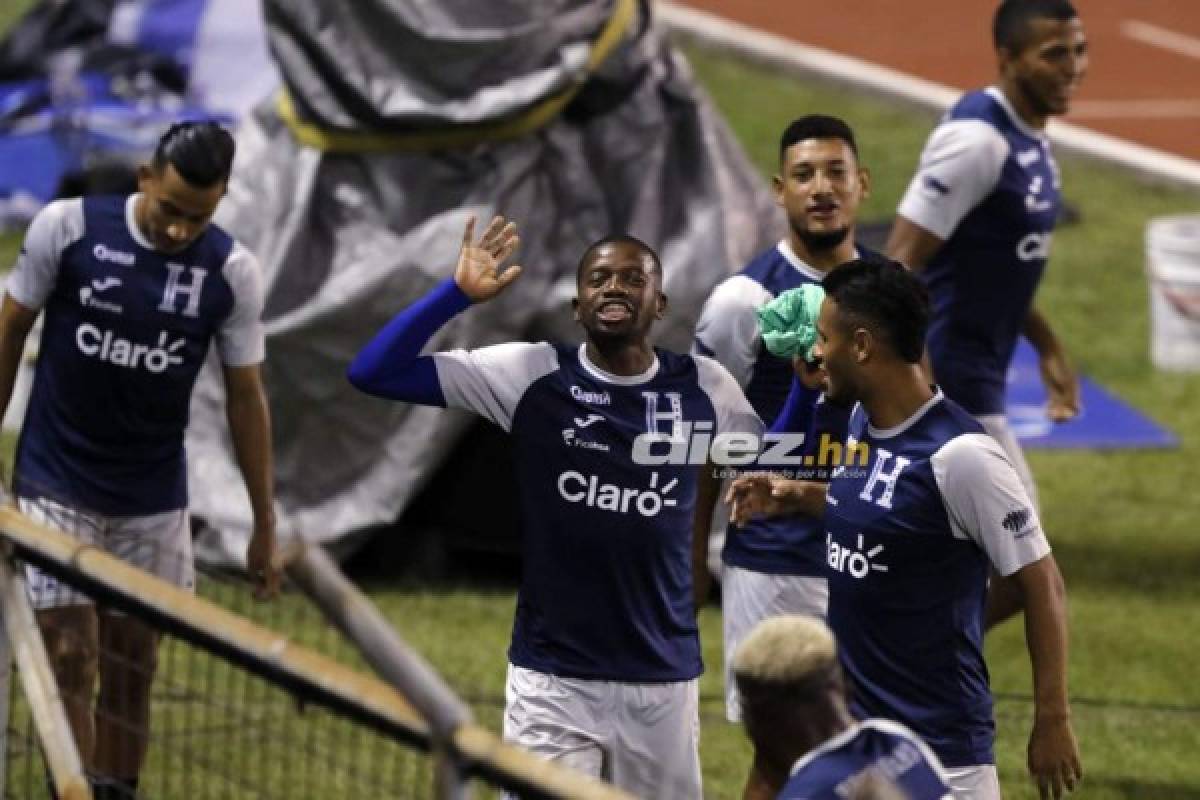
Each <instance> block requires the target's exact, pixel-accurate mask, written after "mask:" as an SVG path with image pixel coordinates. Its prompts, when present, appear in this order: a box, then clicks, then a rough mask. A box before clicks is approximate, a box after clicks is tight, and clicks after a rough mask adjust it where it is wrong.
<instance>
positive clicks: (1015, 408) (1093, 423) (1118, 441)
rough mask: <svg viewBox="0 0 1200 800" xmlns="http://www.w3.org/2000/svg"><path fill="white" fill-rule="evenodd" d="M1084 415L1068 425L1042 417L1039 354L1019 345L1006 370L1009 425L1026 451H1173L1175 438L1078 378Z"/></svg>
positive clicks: (1132, 409)
mask: <svg viewBox="0 0 1200 800" xmlns="http://www.w3.org/2000/svg"><path fill="white" fill-rule="evenodd" d="M1080 384H1081V385H1080V389H1081V394H1082V399H1083V412H1082V413H1081V414H1080V415H1079V416H1078V417H1076V418H1075V419H1073V420H1071V421H1070V422H1066V423H1061V424H1057V425H1056V424H1055V423H1053V422H1051V421H1050V420H1048V419H1047V418H1046V412H1045V405H1046V392H1045V390H1044V389H1043V388H1042V379H1041V375H1040V373H1039V371H1038V364H1037V354H1036V353H1035V352H1034V350H1033V347H1032V346H1030V345H1029V343H1028V342H1025V341H1022V342H1021V344H1020V346H1019V347H1018V348H1017V354H1016V357H1015V358H1014V359H1013V364H1012V367H1011V369H1009V372H1008V395H1007V405H1008V408H1007V412H1008V421H1009V424H1010V425H1012V427H1013V430H1014V431H1015V432H1016V434H1017V438H1019V439H1020V440H1021V444H1022V445H1024V446H1025V447H1028V448H1046V449H1051V448H1061V449H1097V450H1099V449H1105V450H1108V449H1116V448H1132V447H1160V448H1161V447H1177V446H1178V445H1179V439H1178V438H1177V437H1176V436H1175V434H1173V433H1171V432H1170V431H1168V430H1167V429H1165V428H1163V427H1161V426H1160V425H1158V424H1157V423H1155V422H1154V421H1153V420H1151V419H1149V418H1148V417H1146V416H1145V415H1144V414H1142V413H1141V412H1140V411H1138V410H1137V409H1135V408H1133V407H1131V406H1129V405H1126V404H1125V403H1124V402H1122V401H1121V400H1120V398H1118V397H1116V396H1115V395H1113V394H1111V393H1109V392H1108V391H1107V390H1105V389H1104V388H1103V387H1101V386H1099V385H1098V384H1096V383H1094V382H1093V381H1091V380H1088V379H1087V378H1081V379H1080Z"/></svg>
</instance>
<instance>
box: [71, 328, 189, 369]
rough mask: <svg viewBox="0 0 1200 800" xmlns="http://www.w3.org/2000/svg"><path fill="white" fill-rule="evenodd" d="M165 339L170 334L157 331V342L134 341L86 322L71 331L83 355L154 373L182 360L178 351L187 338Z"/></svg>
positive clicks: (185, 343) (180, 362)
mask: <svg viewBox="0 0 1200 800" xmlns="http://www.w3.org/2000/svg"><path fill="white" fill-rule="evenodd" d="M169 339H170V335H169V334H168V333H167V332H166V331H162V332H160V333H159V334H158V343H157V344H154V345H146V344H138V343H136V342H131V341H130V340H128V339H126V338H124V337H122V336H118V335H116V334H114V333H113V332H112V331H106V330H102V329H101V328H98V327H96V326H95V325H93V324H91V323H90V322H85V323H83V324H82V325H80V326H79V327H78V328H77V329H76V330H75V345H76V346H77V347H78V348H79V352H81V353H83V354H84V355H85V356H88V357H89V358H98V359H100V360H101V361H104V362H106V363H108V364H113V365H115V366H118V367H125V368H126V369H145V370H147V371H149V372H153V373H155V374H157V373H160V372H166V370H167V367H170V366H171V365H173V364H182V363H183V356H182V355H179V352H178V351H179V350H181V349H182V348H183V347H185V346H186V345H187V340H186V339H176V340H175V341H173V342H171V341H169Z"/></svg>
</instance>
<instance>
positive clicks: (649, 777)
mask: <svg viewBox="0 0 1200 800" xmlns="http://www.w3.org/2000/svg"><path fill="white" fill-rule="evenodd" d="M504 695H505V708H504V738H505V740H506V741H510V742H514V743H516V744H518V745H520V746H522V747H524V748H525V749H527V750H530V751H532V752H534V753H536V754H538V755H539V756H542V757H543V758H546V759H549V760H551V761H558V762H560V763H562V764H564V765H566V766H568V767H572V768H574V769H577V770H579V771H580V772H583V773H585V774H587V775H591V776H592V777H595V778H599V779H601V780H605V781H609V782H610V783H613V784H615V785H616V786H618V787H620V788H622V789H624V790H626V791H627V792H630V793H632V794H633V795H634V796H635V797H653V798H664V800H666V799H667V798H670V799H671V800H675V798H678V800H692V798H696V800H699V798H701V797H702V796H703V795H702V791H701V778H700V751H699V747H700V697H699V681H697V680H690V681H681V682H679V683H620V682H616V681H591V680H581V679H578V678H562V677H559V676H557V675H547V674H546V673H543V672H537V671H535V670H531V669H525V668H524V667H518V666H515V665H513V664H509V665H508V680H507V684H506V686H505V690H504Z"/></svg>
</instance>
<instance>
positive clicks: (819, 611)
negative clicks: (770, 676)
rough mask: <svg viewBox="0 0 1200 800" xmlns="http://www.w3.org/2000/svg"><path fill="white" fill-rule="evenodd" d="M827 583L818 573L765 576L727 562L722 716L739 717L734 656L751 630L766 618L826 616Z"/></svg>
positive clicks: (723, 603) (723, 605)
mask: <svg viewBox="0 0 1200 800" xmlns="http://www.w3.org/2000/svg"><path fill="white" fill-rule="evenodd" d="M828 608H829V583H828V582H827V581H826V580H825V578H823V577H820V576H817V575H768V574H766V573H763V572H754V571H752V570H748V569H742V568H740V567H733V566H729V565H726V567H725V575H724V580H723V581H722V583H721V618H722V621H723V624H724V628H725V717H726V719H728V720H729V721H730V722H740V721H741V719H742V708H741V701H740V700H739V699H738V693H737V686H736V685H735V683H734V680H733V655H734V653H735V652H736V651H737V646H738V645H739V644H740V643H741V641H742V639H745V638H746V636H747V635H748V634H749V633H750V630H751V629H752V628H753V627H754V626H755V625H757V624H758V623H759V622H760V621H762V620H764V619H766V618H767V617H777V616H779V615H780V614H807V615H809V616H812V617H818V618H820V619H825V614H826V611H827V610H828Z"/></svg>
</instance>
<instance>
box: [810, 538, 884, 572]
mask: <svg viewBox="0 0 1200 800" xmlns="http://www.w3.org/2000/svg"><path fill="white" fill-rule="evenodd" d="M884 549H885V548H884V546H883V545H881V544H877V545H875V546H874V547H872V548H871V549H870V550H867V551H866V552H863V537H862V534H861V533H860V534H859V535H858V548H857V549H856V550H851V549H850V548H849V547H843V546H842V545H840V544H838V543H837V542H835V541H834V540H833V535H832V534H829V533H827V534H825V550H826V563H827V564H828V565H829V568H830V569H831V570H833V571H834V572H841V573H849V574H850V577H852V578H859V579H862V578H865V577H867V573H869V572H871V570H874V571H875V572H887V571H888V568H887V565H885V564H880V563H878V562H876V561H875V558H876V557H878V556H879V555H880V554H881V553H882V552H883V551H884Z"/></svg>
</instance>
